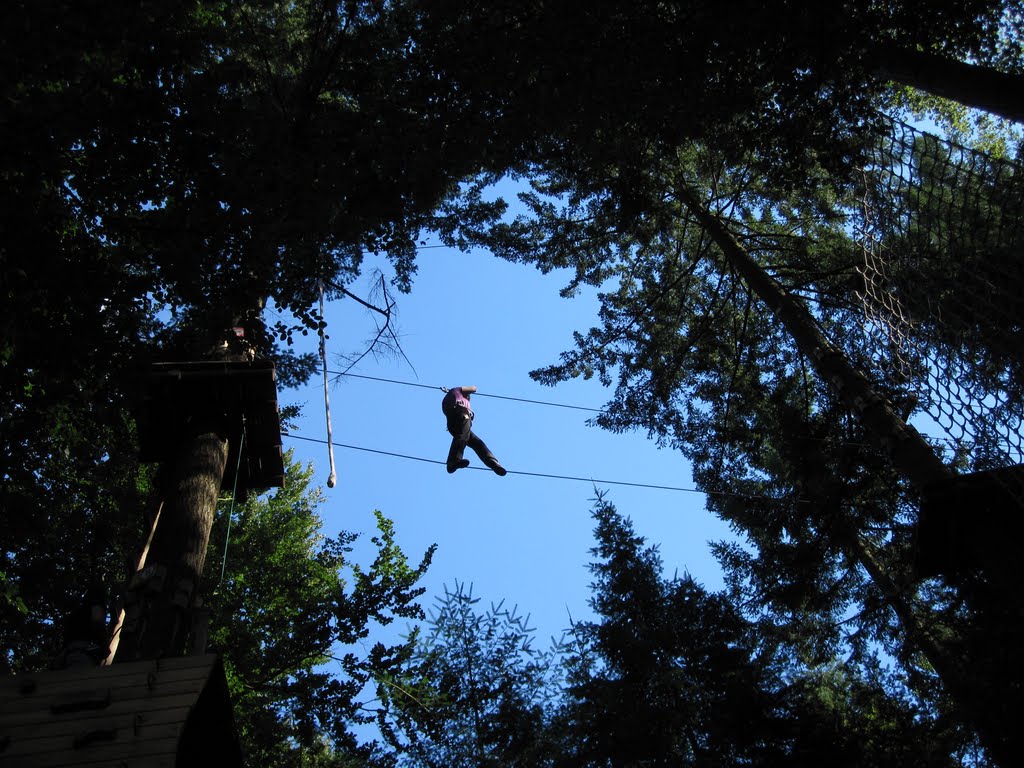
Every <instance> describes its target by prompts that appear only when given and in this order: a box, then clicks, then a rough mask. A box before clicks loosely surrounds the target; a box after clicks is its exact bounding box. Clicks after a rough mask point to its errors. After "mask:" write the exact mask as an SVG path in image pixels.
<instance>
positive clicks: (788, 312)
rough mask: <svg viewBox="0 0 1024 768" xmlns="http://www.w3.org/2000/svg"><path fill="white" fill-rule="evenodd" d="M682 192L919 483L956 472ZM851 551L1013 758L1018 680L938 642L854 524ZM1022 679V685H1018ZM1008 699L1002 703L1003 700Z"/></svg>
mask: <svg viewBox="0 0 1024 768" xmlns="http://www.w3.org/2000/svg"><path fill="white" fill-rule="evenodd" d="M679 194H680V197H681V199H682V200H683V202H684V204H685V205H686V207H687V209H688V210H689V211H690V213H691V214H692V215H693V216H694V217H695V218H696V219H697V220H698V221H699V222H700V223H701V225H702V226H703V227H704V229H705V231H707V232H708V234H710V235H711V237H712V238H713V239H714V241H715V243H716V244H717V245H718V247H719V248H720V249H721V250H722V252H723V254H724V255H725V257H726V259H727V260H728V261H729V263H730V265H732V267H733V268H734V269H735V270H736V271H737V272H738V273H739V274H740V275H741V276H742V277H743V279H744V280H745V281H746V283H747V285H748V286H749V287H750V289H751V290H752V291H753V292H754V293H755V294H757V296H758V297H760V299H761V300H762V301H764V302H765V304H767V305H768V307H769V309H770V310H771V311H772V313H773V314H774V316H775V318H776V319H777V320H778V321H779V322H780V323H781V324H782V326H783V327H784V328H785V329H786V330H787V331H788V332H789V334H790V335H791V337H792V338H793V340H794V341H795V342H796V344H797V346H798V347H799V348H800V350H801V351H802V352H803V353H804V354H805V355H807V357H808V358H809V359H810V360H811V361H812V363H813V365H814V366H815V369H816V370H817V372H818V374H819V375H820V376H821V377H822V378H823V379H824V380H825V381H826V382H828V383H829V384H830V385H831V387H832V389H833V391H834V392H835V393H836V394H837V395H838V396H839V397H840V398H841V399H842V400H843V401H844V402H845V403H846V404H847V405H849V406H850V407H851V408H852V409H853V410H854V411H855V412H857V413H859V414H860V418H861V421H862V423H863V424H864V426H865V427H866V428H867V429H868V430H869V431H871V432H873V433H874V434H875V436H876V437H877V438H878V439H879V440H880V441H881V443H882V444H883V446H885V447H886V448H887V449H888V452H889V454H890V456H891V459H892V461H893V463H894V464H895V466H896V467H897V468H898V469H900V470H901V471H902V472H903V473H904V474H905V475H906V476H907V477H909V478H910V480H911V481H912V482H914V483H916V484H918V485H919V486H921V487H924V486H925V485H927V484H928V483H930V482H932V481H935V480H941V479H947V478H950V477H952V476H953V473H952V471H951V470H949V469H948V468H947V467H946V466H945V465H944V464H943V463H942V461H941V460H940V459H939V457H938V456H937V455H936V454H935V452H934V451H933V450H932V448H931V447H930V446H929V445H928V444H927V443H926V442H925V441H924V439H923V438H922V437H921V435H920V434H919V433H918V432H917V430H916V429H914V428H913V427H912V426H910V425H908V424H906V423H905V422H904V421H903V420H902V419H901V418H900V417H899V416H897V415H896V413H895V412H894V411H893V410H892V409H891V408H890V407H889V405H888V404H887V403H886V401H885V399H884V398H883V397H882V396H880V395H879V394H878V393H876V392H875V391H874V390H873V389H872V387H871V385H870V383H869V382H868V380H867V378H866V377H865V376H864V374H863V373H861V372H860V371H858V370H857V369H856V368H854V367H853V366H852V365H851V364H850V362H849V361H848V360H847V359H846V357H845V356H844V355H843V353H842V352H841V351H840V350H838V349H837V348H836V347H834V346H832V344H830V343H829V341H828V340H827V339H826V338H825V336H824V334H823V333H822V332H821V330H820V329H819V328H818V325H817V323H816V322H815V320H814V318H813V317H812V316H811V314H810V312H808V311H807V309H806V308H805V307H804V306H803V304H802V303H801V302H799V301H797V300H795V299H794V298H793V297H791V296H790V295H789V294H787V293H786V291H785V290H784V289H783V287H782V286H781V285H779V283H778V282H777V281H776V280H775V279H774V278H773V277H772V276H771V275H770V274H768V273H767V272H766V271H765V270H764V269H763V268H762V267H761V266H760V265H759V264H758V263H757V262H756V261H754V259H752V258H751V257H750V255H749V254H748V253H747V252H746V250H745V249H744V248H743V246H742V245H740V243H739V242H738V241H737V240H736V239H735V238H734V237H733V236H732V233H731V232H729V230H728V228H727V227H726V226H725V224H724V223H723V222H722V220H721V219H719V218H718V217H717V216H715V215H714V214H712V213H711V212H710V211H709V210H707V208H705V207H704V206H703V205H702V204H701V203H700V201H699V199H698V198H697V196H696V194H695V193H694V192H693V191H692V190H690V189H681V190H679ZM846 538H847V539H848V543H847V550H848V551H849V552H850V554H851V556H853V557H854V558H855V559H856V560H857V562H859V563H860V564H861V565H862V566H863V567H864V569H865V570H866V571H867V572H868V574H869V575H870V576H871V579H872V581H873V583H874V584H875V586H876V587H878V588H879V589H880V590H881V591H882V593H883V594H884V595H885V597H886V599H887V601H888V604H889V606H890V607H891V608H892V610H893V611H894V613H895V614H896V616H897V618H898V620H899V622H900V625H901V626H902V627H903V631H904V633H905V636H906V638H907V640H908V641H909V643H910V644H911V645H913V646H915V647H917V648H918V649H919V650H920V651H921V652H922V653H924V655H925V657H926V658H927V659H928V661H929V663H930V664H931V665H932V666H933V668H934V669H935V671H936V673H937V674H938V676H939V678H940V679H941V680H942V682H943V685H944V686H945V687H946V690H947V691H948V692H949V693H950V695H951V696H952V698H953V699H954V700H955V701H956V703H957V707H958V708H959V709H960V711H961V712H962V713H963V715H964V717H966V718H967V719H968V720H969V721H970V722H971V723H972V724H973V725H974V727H975V728H976V730H977V733H978V736H979V738H980V739H981V740H982V743H983V744H984V746H985V748H986V749H988V750H989V752H990V754H991V755H992V756H993V757H994V758H995V759H996V760H997V762H998V763H999V764H1000V765H1011V764H1014V763H1013V762H1012V760H1013V759H1015V756H1014V755H1015V753H1014V750H1015V748H1016V747H1019V746H1020V745H1019V744H1018V743H1017V742H1019V741H1020V737H1019V736H1016V735H1015V733H1016V731H1017V726H1016V724H1015V723H1013V724H1012V725H1008V720H1007V718H1006V717H1005V715H1004V710H1005V709H1006V707H1005V706H1003V707H1002V708H1000V706H997V705H994V704H993V702H992V701H991V700H990V699H991V696H990V695H988V694H987V691H999V692H1003V693H1005V694H1007V695H1008V696H1010V697H1011V698H1012V700H1013V701H1019V700H1020V699H1021V692H1020V691H1019V686H1017V685H1016V681H1014V680H1010V681H1006V680H998V681H997V680H991V679H989V678H988V677H986V676H984V675H982V674H975V672H976V671H977V670H976V665H972V663H971V661H970V660H965V659H961V658H960V657H959V655H958V654H959V651H957V650H956V649H955V648H953V647H951V646H950V645H949V644H948V643H943V642H940V641H939V640H937V639H936V637H935V635H934V633H933V632H932V631H931V629H929V627H928V626H927V625H926V622H925V620H924V617H923V616H922V612H921V611H920V610H915V606H914V605H913V603H912V601H911V600H910V599H909V598H908V597H907V595H905V594H904V593H903V591H902V590H901V589H900V587H899V585H897V584H896V583H895V582H894V581H893V579H892V578H891V577H890V575H889V574H888V572H887V571H886V570H885V568H884V567H883V566H882V565H881V564H880V563H879V561H878V558H877V557H876V556H875V553H874V551H873V550H872V549H871V548H870V547H869V546H867V543H866V542H864V541H863V540H862V539H861V538H860V537H859V536H858V535H857V533H856V532H855V531H850V532H848V533H847V537H846ZM1015 686H1016V687H1015ZM1000 703H1002V702H1000Z"/></svg>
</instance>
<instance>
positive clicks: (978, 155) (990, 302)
mask: <svg viewBox="0 0 1024 768" xmlns="http://www.w3.org/2000/svg"><path fill="white" fill-rule="evenodd" d="M1022 173H1024V166H1021V165H1018V164H1016V163H1014V162H1011V161H1006V160H999V159H995V158H993V157H990V156H988V155H986V154H984V153H982V152H977V151H973V150H969V149H965V148H963V147H960V146H957V145H956V144H953V143H951V142H948V141H945V140H942V139H939V138H937V137H935V136H932V135H930V134H927V133H924V132H922V131H919V130H917V129H915V128H912V127H911V126H908V125H906V124H903V123H900V122H896V121H889V122H887V123H885V125H884V128H883V130H880V131H878V132H877V133H876V135H875V137H874V140H873V141H872V143H871V146H870V148H869V152H868V161H867V163H866V165H865V167H864V170H863V175H862V177H861V179H860V184H859V189H858V191H857V198H858V205H857V208H858V210H856V211H855V212H854V213H853V222H852V225H853V229H854V231H855V232H856V236H857V240H858V243H859V244H860V246H861V247H862V250H863V264H862V265H861V266H860V267H859V271H860V273H861V275H862V276H863V291H862V292H861V294H860V298H861V300H862V302H863V306H864V320H863V329H864V332H865V333H866V334H867V335H868V337H869V339H868V341H869V344H868V345H867V346H868V348H869V349H871V350H872V352H871V354H872V356H873V364H874V366H876V370H875V375H880V376H884V377H885V378H886V380H887V381H888V382H890V383H891V384H893V385H896V386H898V387H899V388H900V389H902V390H904V391H906V392H911V393H913V394H914V396H915V397H916V398H917V399H918V401H919V407H920V409H921V410H923V411H924V412H925V413H927V414H928V415H929V416H930V417H931V419H932V420H934V423H935V424H934V425H929V424H927V423H926V424H924V425H923V426H924V429H923V430H922V431H925V432H927V433H935V432H936V431H941V432H942V433H943V434H942V436H943V437H944V438H946V439H947V440H949V441H950V442H952V443H953V444H954V445H955V450H956V451H957V452H958V453H959V455H960V456H961V457H962V458H963V459H964V460H965V461H966V462H967V465H968V466H969V468H970V469H972V470H982V469H991V468H996V467H1004V466H1008V465H1011V464H1020V463H1022V461H1024V439H1022V436H1021V423H1022V417H1024V407H1022V405H1024V328H1022V326H1024V248H1022V246H1024V224H1022V218H1024V177H1022ZM936 426H937V428H938V429H936Z"/></svg>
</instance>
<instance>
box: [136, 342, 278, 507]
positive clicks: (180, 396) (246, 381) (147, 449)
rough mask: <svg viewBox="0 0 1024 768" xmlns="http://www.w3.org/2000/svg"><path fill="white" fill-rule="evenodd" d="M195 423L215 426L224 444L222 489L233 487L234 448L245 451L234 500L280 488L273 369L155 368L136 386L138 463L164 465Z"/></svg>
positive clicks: (235, 365)
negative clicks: (199, 420) (138, 393)
mask: <svg viewBox="0 0 1024 768" xmlns="http://www.w3.org/2000/svg"><path fill="white" fill-rule="evenodd" d="M197 417H202V418H203V419H204V420H212V421H214V422H216V423H217V426H218V429H220V430H222V431H223V432H224V434H225V436H226V437H227V438H228V441H229V445H230V452H229V454H228V464H227V471H226V472H225V474H224V480H223V483H222V487H223V488H224V489H225V490H228V491H230V490H231V489H232V488H233V487H234V486H235V468H236V467H237V466H238V448H239V444H240V442H241V435H242V429H243V426H244V429H245V449H244V450H243V452H242V463H241V467H240V471H239V473H238V475H239V476H238V489H239V495H241V496H244V495H245V492H246V491H248V490H250V489H254V490H264V489H267V488H280V487H282V486H283V485H284V458H283V451H282V443H281V421H280V417H279V416H278V410H277V375H276V372H275V370H274V364H273V363H271V362H269V361H266V360H254V361H252V362H226V361H225V362H221V361H205V360H203V361H191V362H178V363H154V364H153V365H152V366H150V368H149V370H148V371H147V372H146V373H145V375H144V376H143V377H142V380H141V404H140V407H139V409H138V413H137V422H138V428H139V458H140V459H141V460H142V461H169V460H172V459H173V458H174V455H175V451H177V450H178V449H179V446H180V445H181V443H182V440H184V439H185V438H186V437H187V434H188V432H187V430H188V428H189V424H190V423H191V422H192V421H194V420H195V419H196V418H197Z"/></svg>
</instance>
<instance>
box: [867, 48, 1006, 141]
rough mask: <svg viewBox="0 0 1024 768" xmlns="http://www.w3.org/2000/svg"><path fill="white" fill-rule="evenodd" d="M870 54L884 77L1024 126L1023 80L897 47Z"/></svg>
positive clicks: (877, 72)
mask: <svg viewBox="0 0 1024 768" xmlns="http://www.w3.org/2000/svg"><path fill="white" fill-rule="evenodd" d="M868 55H869V56H870V57H871V58H872V60H873V61H874V65H875V66H874V69H875V72H876V74H878V75H879V76H880V77H882V78H885V79H887V80H894V81H896V82H898V83H902V84H903V85H909V86H911V87H913V88H917V89H918V90H921V91H925V92H926V93H931V94H933V95H935V96H941V97H942V98H944V99H951V100H952V101H956V102H958V103H960V104H963V105H964V106H966V107H974V108H976V109H982V110H984V111H986V112H991V113H992V114H995V115H999V116H1000V117H1005V118H1006V119H1007V120H1014V121H1016V122H1018V123H1024V78H1021V77H1019V76H1016V75H1009V74H1006V73H1005V72H999V71H997V70H995V69H991V68H989V67H982V66H978V65H977V64H966V63H964V62H962V61H956V60H954V59H947V58H945V57H943V56H936V55H935V54H932V53H924V52H922V51H911V50H905V49H902V48H896V47H895V46H880V47H879V48H877V49H875V50H873V51H871V52H870V53H869V54H868Z"/></svg>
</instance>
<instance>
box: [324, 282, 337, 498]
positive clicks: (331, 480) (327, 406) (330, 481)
mask: <svg viewBox="0 0 1024 768" xmlns="http://www.w3.org/2000/svg"><path fill="white" fill-rule="evenodd" d="M320 362H321V363H323V369H324V412H325V413H326V416H327V456H328V458H329V459H330V462H331V474H330V476H329V477H328V478H327V487H328V488H333V487H334V486H335V485H336V484H337V482H338V473H337V471H336V470H335V467H334V438H333V436H332V434H331V398H330V396H329V394H328V390H329V387H328V381H327V335H326V334H325V333H324V281H323V280H321V281H320Z"/></svg>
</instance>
